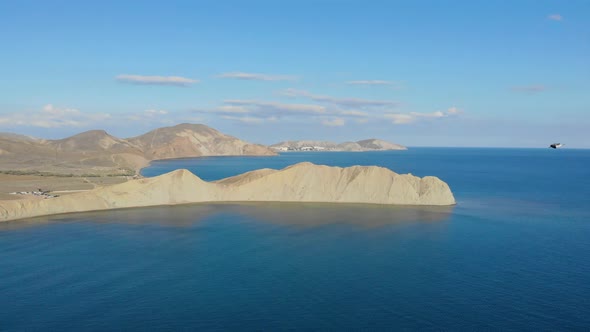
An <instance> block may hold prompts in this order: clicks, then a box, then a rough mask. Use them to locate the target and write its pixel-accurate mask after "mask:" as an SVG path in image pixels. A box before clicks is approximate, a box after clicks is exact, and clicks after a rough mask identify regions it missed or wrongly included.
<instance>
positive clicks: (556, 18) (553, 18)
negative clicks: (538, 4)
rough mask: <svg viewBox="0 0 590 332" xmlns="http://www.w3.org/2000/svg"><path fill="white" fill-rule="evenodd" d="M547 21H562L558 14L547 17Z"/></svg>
mask: <svg viewBox="0 0 590 332" xmlns="http://www.w3.org/2000/svg"><path fill="white" fill-rule="evenodd" d="M547 19H549V20H551V21H562V20H563V16H561V15H559V14H551V15H549V16H547Z"/></svg>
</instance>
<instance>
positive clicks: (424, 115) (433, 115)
mask: <svg viewBox="0 0 590 332" xmlns="http://www.w3.org/2000/svg"><path fill="white" fill-rule="evenodd" d="M410 115H411V116H413V117H416V118H442V117H445V116H447V115H446V114H445V113H443V112H442V111H436V112H432V113H419V112H410Z"/></svg>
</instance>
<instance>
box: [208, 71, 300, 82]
mask: <svg viewBox="0 0 590 332" xmlns="http://www.w3.org/2000/svg"><path fill="white" fill-rule="evenodd" d="M217 77H219V78H231V79H236V80H247V81H294V80H296V79H297V77H296V76H290V75H268V74H260V73H244V72H230V73H223V74H220V75H217Z"/></svg>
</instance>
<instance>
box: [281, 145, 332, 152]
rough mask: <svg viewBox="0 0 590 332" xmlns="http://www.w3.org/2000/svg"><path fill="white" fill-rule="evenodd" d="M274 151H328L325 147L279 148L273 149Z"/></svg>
mask: <svg viewBox="0 0 590 332" xmlns="http://www.w3.org/2000/svg"><path fill="white" fill-rule="evenodd" d="M273 149H275V150H277V151H324V150H326V148H325V147H323V146H301V147H294V146H278V147H273Z"/></svg>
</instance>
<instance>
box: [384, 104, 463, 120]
mask: <svg viewBox="0 0 590 332" xmlns="http://www.w3.org/2000/svg"><path fill="white" fill-rule="evenodd" d="M461 113H463V111H461V110H459V109H458V108H457V107H450V108H448V109H447V110H446V111H445V112H443V111H435V112H431V113H421V112H410V113H388V114H385V115H384V116H383V117H384V118H386V119H390V120H391V122H392V123H393V124H409V123H414V122H417V121H420V120H424V119H438V118H446V117H452V116H456V115H458V114H461Z"/></svg>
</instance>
